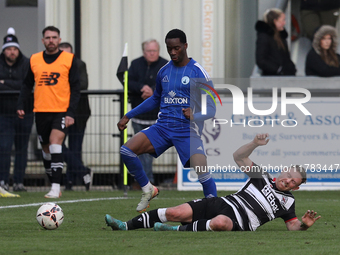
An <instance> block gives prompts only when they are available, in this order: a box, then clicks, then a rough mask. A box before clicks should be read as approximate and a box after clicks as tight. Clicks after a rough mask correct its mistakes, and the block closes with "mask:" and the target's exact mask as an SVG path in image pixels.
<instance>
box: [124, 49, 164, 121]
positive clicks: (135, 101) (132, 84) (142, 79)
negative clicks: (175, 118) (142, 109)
mask: <svg viewBox="0 0 340 255" xmlns="http://www.w3.org/2000/svg"><path fill="white" fill-rule="evenodd" d="M167 62H168V61H167V60H166V59H164V58H162V57H159V58H158V60H157V61H156V62H153V63H151V65H150V66H148V63H147V62H146V60H145V58H144V57H143V56H142V57H140V58H137V59H135V60H133V61H132V62H131V66H130V68H129V79H128V82H129V85H128V86H129V100H130V103H131V106H132V108H135V107H136V106H138V105H139V104H141V103H142V102H143V101H144V100H143V99H142V98H141V95H142V92H141V91H140V90H141V89H142V87H143V86H144V85H149V86H150V87H151V88H152V90H155V88H156V77H157V73H158V71H159V69H161V67H162V66H164V65H165V64H166V63H167ZM158 111H159V109H154V110H152V111H150V112H147V113H143V114H140V115H138V116H136V117H135V118H137V119H141V120H156V119H157V114H158Z"/></svg>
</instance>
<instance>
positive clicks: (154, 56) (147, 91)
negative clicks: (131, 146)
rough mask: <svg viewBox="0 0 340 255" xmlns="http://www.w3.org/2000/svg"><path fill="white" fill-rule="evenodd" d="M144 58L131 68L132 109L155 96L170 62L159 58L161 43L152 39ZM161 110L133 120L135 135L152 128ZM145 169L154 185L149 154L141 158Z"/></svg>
mask: <svg viewBox="0 0 340 255" xmlns="http://www.w3.org/2000/svg"><path fill="white" fill-rule="evenodd" d="M142 50H143V56H141V57H139V58H137V59H135V60H133V61H132V62H131V66H130V68H129V79H128V81H129V84H128V86H129V100H130V103H131V106H132V108H135V107H136V106H138V105H139V104H141V103H142V102H143V101H144V100H145V99H147V98H149V97H151V96H152V95H153V91H154V90H155V88H156V76H157V73H158V71H159V69H160V68H161V67H162V66H164V65H165V64H166V63H167V62H168V61H167V60H165V59H164V58H162V57H160V56H159V43H158V42H157V41H156V40H155V39H150V40H147V41H145V42H143V43H142ZM158 110H159V109H155V110H152V111H150V112H148V113H144V114H140V115H138V116H136V117H135V118H132V126H133V130H134V132H135V133H138V132H139V131H141V130H143V129H145V128H147V127H149V126H151V125H152V124H154V123H155V122H156V120H157V114H158ZM139 158H140V160H141V162H142V166H143V169H144V171H145V173H146V175H147V176H148V178H149V180H150V182H151V183H154V176H153V172H152V161H153V157H152V156H151V155H149V154H143V155H140V156H139Z"/></svg>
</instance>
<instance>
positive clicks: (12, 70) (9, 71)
mask: <svg viewBox="0 0 340 255" xmlns="http://www.w3.org/2000/svg"><path fill="white" fill-rule="evenodd" d="M28 68H29V59H28V58H27V57H25V56H24V55H23V54H22V53H21V51H19V56H18V58H17V61H16V62H15V63H14V65H13V66H9V65H8V64H7V63H6V60H5V55H4V54H3V53H1V55H0V80H4V83H3V84H2V83H0V90H7V91H17V92H18V93H17V94H0V113H1V114H11V115H12V114H15V115H16V106H17V101H18V97H19V92H20V90H21V88H22V86H23V82H24V79H25V77H26V73H27V71H28ZM23 107H24V110H25V112H26V113H30V112H32V110H33V95H31V97H30V99H29V100H27V101H26V104H25V105H24V106H23Z"/></svg>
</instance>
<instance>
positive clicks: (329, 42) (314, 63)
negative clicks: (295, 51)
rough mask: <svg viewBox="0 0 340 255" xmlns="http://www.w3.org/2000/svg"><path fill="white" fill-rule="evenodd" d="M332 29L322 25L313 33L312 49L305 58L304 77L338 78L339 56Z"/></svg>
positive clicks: (335, 34)
mask: <svg viewBox="0 0 340 255" xmlns="http://www.w3.org/2000/svg"><path fill="white" fill-rule="evenodd" d="M337 47H338V40H337V33H336V30H335V28H334V27H332V26H328V25H324V26H322V27H320V29H319V30H318V31H317V32H316V33H315V35H314V39H313V44H312V49H311V50H310V51H309V52H308V54H307V57H306V66H305V67H306V68H305V72H306V75H314V76H321V77H331V76H340V65H339V62H340V55H339V54H337V53H336V49H337Z"/></svg>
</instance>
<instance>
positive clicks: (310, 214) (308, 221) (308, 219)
mask: <svg viewBox="0 0 340 255" xmlns="http://www.w3.org/2000/svg"><path fill="white" fill-rule="evenodd" d="M316 214H317V212H314V211H313V210H308V211H307V212H306V213H305V215H303V216H302V223H303V224H305V225H306V226H307V227H311V226H312V225H313V224H314V223H315V222H316V221H317V220H318V219H320V218H321V216H318V217H316Z"/></svg>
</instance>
